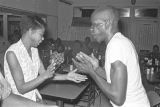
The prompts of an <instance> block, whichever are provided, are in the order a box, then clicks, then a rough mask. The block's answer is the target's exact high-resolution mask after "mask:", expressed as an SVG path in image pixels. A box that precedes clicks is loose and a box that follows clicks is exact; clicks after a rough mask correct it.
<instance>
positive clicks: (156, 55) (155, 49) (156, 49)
mask: <svg viewBox="0 0 160 107" xmlns="http://www.w3.org/2000/svg"><path fill="white" fill-rule="evenodd" d="M151 57H152V58H157V59H160V52H159V46H158V45H153V49H152V52H151Z"/></svg>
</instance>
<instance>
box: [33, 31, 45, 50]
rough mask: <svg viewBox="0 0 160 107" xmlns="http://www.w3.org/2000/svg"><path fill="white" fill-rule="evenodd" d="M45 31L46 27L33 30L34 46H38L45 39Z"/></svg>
mask: <svg viewBox="0 0 160 107" xmlns="http://www.w3.org/2000/svg"><path fill="white" fill-rule="evenodd" d="M44 31H45V29H44V28H39V29H35V30H31V32H32V33H31V42H32V43H33V44H32V45H33V47H37V46H38V45H39V44H40V43H41V42H42V41H43V40H44V37H43V34H44Z"/></svg>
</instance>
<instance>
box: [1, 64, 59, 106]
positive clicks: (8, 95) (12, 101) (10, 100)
mask: <svg viewBox="0 0 160 107" xmlns="http://www.w3.org/2000/svg"><path fill="white" fill-rule="evenodd" d="M1 72H2V68H1V67H0V102H1V103H0V107H57V106H55V105H45V104H40V103H36V102H34V101H32V100H29V99H27V98H24V97H22V96H19V95H15V94H13V93H12V92H11V86H10V84H9V83H8V82H7V81H6V80H5V79H4V77H3V75H2V73H1Z"/></svg>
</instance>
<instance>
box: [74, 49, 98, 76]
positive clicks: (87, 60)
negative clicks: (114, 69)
mask: <svg viewBox="0 0 160 107" xmlns="http://www.w3.org/2000/svg"><path fill="white" fill-rule="evenodd" d="M76 59H77V60H78V61H77V60H75V59H72V60H73V62H74V64H75V66H76V67H77V69H78V70H80V71H81V72H83V73H86V74H90V75H92V74H93V73H94V70H95V69H96V68H98V67H99V61H98V59H97V58H96V57H94V55H93V54H91V56H88V55H86V54H85V53H83V52H80V53H78V54H77V55H76Z"/></svg>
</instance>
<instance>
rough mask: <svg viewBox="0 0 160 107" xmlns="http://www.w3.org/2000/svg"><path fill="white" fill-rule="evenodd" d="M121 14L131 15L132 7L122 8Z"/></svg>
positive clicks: (123, 15)
mask: <svg viewBox="0 0 160 107" xmlns="http://www.w3.org/2000/svg"><path fill="white" fill-rule="evenodd" d="M119 14H120V17H130V8H120V9H119Z"/></svg>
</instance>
